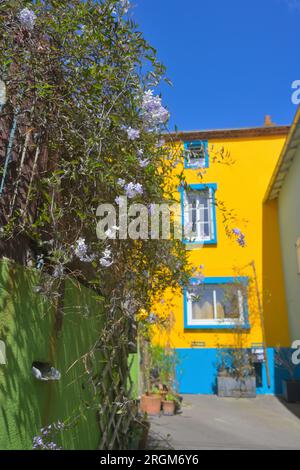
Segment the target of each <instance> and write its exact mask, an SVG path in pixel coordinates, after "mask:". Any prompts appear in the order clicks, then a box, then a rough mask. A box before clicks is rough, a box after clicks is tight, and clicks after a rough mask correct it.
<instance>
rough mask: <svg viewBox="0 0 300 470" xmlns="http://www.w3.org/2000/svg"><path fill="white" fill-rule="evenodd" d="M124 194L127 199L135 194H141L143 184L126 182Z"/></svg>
mask: <svg viewBox="0 0 300 470" xmlns="http://www.w3.org/2000/svg"><path fill="white" fill-rule="evenodd" d="M124 189H125V191H126V196H127V197H128V198H129V199H132V198H134V197H135V196H136V195H137V194H143V192H144V190H143V186H142V185H141V184H140V183H132V182H131V183H128V184H126V185H125V186H124Z"/></svg>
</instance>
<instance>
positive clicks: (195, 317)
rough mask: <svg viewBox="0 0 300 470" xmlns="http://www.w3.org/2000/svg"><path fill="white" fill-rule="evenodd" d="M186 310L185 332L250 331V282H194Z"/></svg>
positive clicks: (189, 288) (190, 287)
mask: <svg viewBox="0 0 300 470" xmlns="http://www.w3.org/2000/svg"><path fill="white" fill-rule="evenodd" d="M184 310H185V328H214V327H216V328H218V327H219V328H233V327H236V326H242V327H248V279H247V278H205V280H204V281H199V280H197V279H192V280H191V284H190V286H189V287H188V288H187V289H186V290H185V292H184Z"/></svg>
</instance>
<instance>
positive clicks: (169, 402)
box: [162, 393, 179, 416]
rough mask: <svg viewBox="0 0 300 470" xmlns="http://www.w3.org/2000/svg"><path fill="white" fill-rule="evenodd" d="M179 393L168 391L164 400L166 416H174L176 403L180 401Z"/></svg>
mask: <svg viewBox="0 0 300 470" xmlns="http://www.w3.org/2000/svg"><path fill="white" fill-rule="evenodd" d="M178 402H179V401H178V398H177V395H174V394H173V393H168V394H167V395H166V398H165V400H163V402H162V406H163V413H164V415H165V416H173V415H174V414H175V412H176V404H177V403H178Z"/></svg>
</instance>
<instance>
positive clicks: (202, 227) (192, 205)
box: [184, 185, 216, 243]
mask: <svg viewBox="0 0 300 470" xmlns="http://www.w3.org/2000/svg"><path fill="white" fill-rule="evenodd" d="M184 239H185V241H186V242H188V243H216V211H215V187H213V185H207V186H205V185H203V187H201V188H199V189H193V188H192V187H190V188H189V189H188V190H187V191H185V193H184Z"/></svg>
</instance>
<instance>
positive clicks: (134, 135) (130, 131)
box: [125, 127, 140, 140]
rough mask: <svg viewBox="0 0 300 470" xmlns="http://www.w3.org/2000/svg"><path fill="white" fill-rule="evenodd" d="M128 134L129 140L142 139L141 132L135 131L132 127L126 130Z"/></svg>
mask: <svg viewBox="0 0 300 470" xmlns="http://www.w3.org/2000/svg"><path fill="white" fill-rule="evenodd" d="M125 130H126V132H127V137H128V139H129V140H136V139H138V138H139V137H140V131H139V130H138V129H133V128H132V127H126V128H125Z"/></svg>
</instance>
